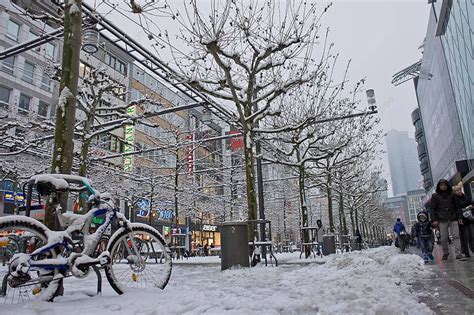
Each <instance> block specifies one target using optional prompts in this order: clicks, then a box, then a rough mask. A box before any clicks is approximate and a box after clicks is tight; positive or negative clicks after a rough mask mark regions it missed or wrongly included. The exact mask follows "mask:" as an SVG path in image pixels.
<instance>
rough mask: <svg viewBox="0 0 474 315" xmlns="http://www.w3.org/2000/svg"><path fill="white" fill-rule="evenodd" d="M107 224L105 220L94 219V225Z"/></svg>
mask: <svg viewBox="0 0 474 315" xmlns="http://www.w3.org/2000/svg"><path fill="white" fill-rule="evenodd" d="M104 222H105V219H104V218H99V217H94V218H92V223H94V224H98V225H101V224H103V223H104Z"/></svg>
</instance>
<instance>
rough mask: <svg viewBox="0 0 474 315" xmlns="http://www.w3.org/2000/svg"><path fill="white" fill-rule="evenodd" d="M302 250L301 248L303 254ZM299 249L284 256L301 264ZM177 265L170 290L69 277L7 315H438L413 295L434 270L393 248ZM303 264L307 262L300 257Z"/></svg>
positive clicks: (205, 260)
mask: <svg viewBox="0 0 474 315" xmlns="http://www.w3.org/2000/svg"><path fill="white" fill-rule="evenodd" d="M297 254H298V255H299V253H297ZM295 257H297V255H296V253H295V254H286V255H279V256H277V258H281V259H280V261H287V262H297V261H295ZM197 260H199V261H202V263H204V264H203V265H197V264H196V263H195V262H194V261H193V258H190V259H189V260H188V263H187V261H186V260H183V261H180V262H179V263H178V264H175V265H174V266H173V273H172V276H171V280H170V282H169V284H168V286H167V287H166V288H165V290H163V291H160V290H151V289H150V290H140V291H138V290H137V291H133V292H129V293H127V294H125V295H122V296H118V295H116V294H115V292H114V291H113V290H112V289H111V288H110V286H109V285H108V283H107V281H106V279H105V277H104V292H103V294H102V296H95V297H89V296H88V295H87V293H92V292H93V291H94V290H95V282H96V280H95V277H94V276H93V275H91V276H89V277H88V278H86V279H83V280H79V279H72V278H68V279H66V281H65V291H66V292H65V296H63V297H59V298H57V299H56V300H55V302H54V303H46V302H39V301H37V302H33V303H28V304H21V305H2V306H1V311H0V313H1V314H15V315H20V314H61V315H62V314H67V315H76V314H100V315H105V314H115V315H118V314H127V315H128V314H150V315H158V314H202V313H206V314H404V313H406V314H408V313H413V314H432V311H431V310H430V309H429V308H428V307H427V306H426V305H425V304H423V303H420V302H419V300H418V297H417V296H416V295H415V294H414V293H411V290H410V283H411V282H413V281H415V280H416V279H417V278H421V277H425V276H427V275H428V273H429V270H428V268H426V267H425V266H424V264H423V261H422V259H421V258H420V257H419V256H416V255H411V254H400V252H399V250H397V249H396V248H394V247H381V248H376V249H371V250H368V251H355V252H351V253H344V254H337V255H331V256H328V257H324V258H323V260H322V262H324V264H321V261H320V262H319V263H314V264H307V265H298V264H294V263H292V264H282V265H280V266H279V267H276V268H275V267H263V266H258V267H256V268H239V269H232V270H226V271H223V272H221V271H220V265H219V264H218V258H217V257H204V258H197ZM301 261H306V260H304V259H302V260H301Z"/></svg>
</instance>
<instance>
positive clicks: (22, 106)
mask: <svg viewBox="0 0 474 315" xmlns="http://www.w3.org/2000/svg"><path fill="white" fill-rule="evenodd" d="M30 102H31V97H29V96H28V95H25V94H23V93H21V94H20V101H19V102H18V112H19V113H22V114H26V113H28V112H29V110H30Z"/></svg>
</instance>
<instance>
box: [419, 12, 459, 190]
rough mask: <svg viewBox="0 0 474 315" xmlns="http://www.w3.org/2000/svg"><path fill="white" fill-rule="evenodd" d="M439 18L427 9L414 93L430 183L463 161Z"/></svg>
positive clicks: (453, 96) (446, 176)
mask: <svg viewBox="0 0 474 315" xmlns="http://www.w3.org/2000/svg"><path fill="white" fill-rule="evenodd" d="M437 22H438V20H437V18H436V15H435V10H434V9H433V10H431V11H430V18H429V22H428V23H429V25H428V31H427V34H426V37H425V43H424V51H423V59H422V63H421V69H420V73H419V76H418V78H417V79H415V87H416V95H417V98H418V105H419V108H420V112H421V116H422V117H423V127H424V131H425V138H426V149H427V150H428V155H429V157H430V164H431V165H430V166H431V174H432V177H433V184H436V182H437V181H438V180H439V179H440V178H448V177H450V176H451V174H450V173H451V168H452V166H453V165H455V162H456V161H460V160H466V159H467V155H466V149H465V146H464V139H463V133H462V130H461V124H460V120H459V113H458V109H457V108H458V107H457V106H456V99H455V94H454V90H453V87H452V84H451V79H450V74H449V68H448V63H447V60H446V57H445V53H444V50H443V44H442V40H441V38H440V37H439V36H437V35H436V31H437V25H438V23H437Z"/></svg>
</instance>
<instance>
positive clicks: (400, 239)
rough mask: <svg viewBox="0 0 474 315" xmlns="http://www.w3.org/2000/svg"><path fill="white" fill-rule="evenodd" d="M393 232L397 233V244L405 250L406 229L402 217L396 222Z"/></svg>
mask: <svg viewBox="0 0 474 315" xmlns="http://www.w3.org/2000/svg"><path fill="white" fill-rule="evenodd" d="M402 232H403V233H402ZM393 233H395V235H396V240H395V246H397V245H398V246H397V247H400V250H401V251H402V252H404V251H405V245H406V243H405V242H406V239H405V236H406V229H405V225H404V224H403V222H402V219H400V218H397V222H395V224H394V225H393Z"/></svg>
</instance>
